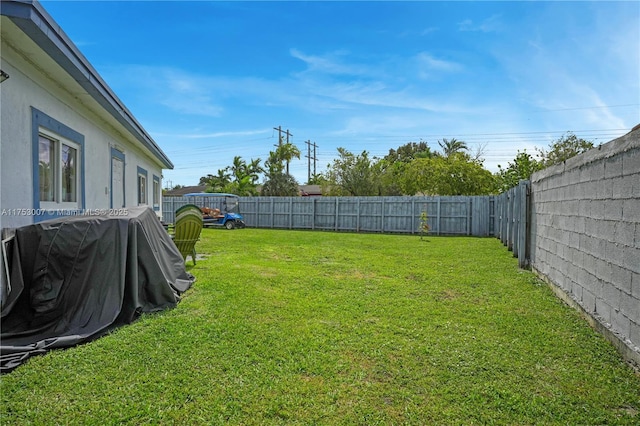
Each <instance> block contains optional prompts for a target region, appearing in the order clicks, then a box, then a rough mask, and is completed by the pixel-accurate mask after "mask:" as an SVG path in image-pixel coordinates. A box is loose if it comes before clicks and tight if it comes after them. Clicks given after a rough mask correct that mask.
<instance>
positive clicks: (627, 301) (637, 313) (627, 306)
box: [620, 293, 640, 321]
mask: <svg viewBox="0 0 640 426" xmlns="http://www.w3.org/2000/svg"><path fill="white" fill-rule="evenodd" d="M620 311H622V313H624V314H625V315H626V316H627V317H629V318H630V319H632V320H634V321H640V300H638V299H636V298H635V297H633V296H631V295H630V294H624V293H623V294H622V298H621V299H620Z"/></svg>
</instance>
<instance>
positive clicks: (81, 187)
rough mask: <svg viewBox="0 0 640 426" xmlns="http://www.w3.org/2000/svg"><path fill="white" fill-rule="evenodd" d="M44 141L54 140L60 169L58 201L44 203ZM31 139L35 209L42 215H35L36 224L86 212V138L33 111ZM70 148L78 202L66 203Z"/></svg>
mask: <svg viewBox="0 0 640 426" xmlns="http://www.w3.org/2000/svg"><path fill="white" fill-rule="evenodd" d="M40 137H44V138H46V139H48V140H51V141H52V142H53V145H54V155H53V162H54V164H55V165H56V176H55V179H54V186H55V188H54V191H55V192H54V197H53V198H54V201H41V200H40V169H39V166H40ZM31 138H32V158H33V169H32V177H33V208H34V211H35V212H37V213H38V214H36V215H34V221H36V222H39V221H42V220H46V219H50V218H53V217H58V216H66V215H69V214H73V213H74V212H78V211H83V210H84V209H85V202H86V198H85V188H86V181H85V145H84V142H85V141H84V135H82V134H81V133H79V132H77V131H75V130H73V129H72V128H71V127H69V126H67V125H65V124H63V123H62V122H60V121H58V120H56V119H55V118H53V117H51V116H49V115H47V114H45V113H44V112H42V111H40V110H38V109H36V108H34V107H31ZM63 144H64V145H67V146H69V147H71V148H74V149H75V150H76V162H77V164H76V171H75V180H76V181H75V185H76V201H71V202H64V201H62V167H61V164H60V162H61V151H62V145H63Z"/></svg>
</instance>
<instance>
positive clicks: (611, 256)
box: [603, 241, 626, 268]
mask: <svg viewBox="0 0 640 426" xmlns="http://www.w3.org/2000/svg"><path fill="white" fill-rule="evenodd" d="M625 249H626V246H624V245H622V244H618V243H612V242H609V241H607V242H606V243H605V251H604V257H603V259H604V260H606V261H607V262H610V263H611V266H612V268H613V267H617V268H620V267H623V266H624V265H623V262H624V250H625Z"/></svg>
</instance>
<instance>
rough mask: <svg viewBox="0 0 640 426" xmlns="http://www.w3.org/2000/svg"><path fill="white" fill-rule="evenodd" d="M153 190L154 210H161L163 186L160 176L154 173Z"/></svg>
mask: <svg viewBox="0 0 640 426" xmlns="http://www.w3.org/2000/svg"><path fill="white" fill-rule="evenodd" d="M152 188H153V189H152V191H151V201H152V204H153V210H155V211H159V210H160V200H162V187H161V186H160V176H157V175H155V174H154V175H153V184H152Z"/></svg>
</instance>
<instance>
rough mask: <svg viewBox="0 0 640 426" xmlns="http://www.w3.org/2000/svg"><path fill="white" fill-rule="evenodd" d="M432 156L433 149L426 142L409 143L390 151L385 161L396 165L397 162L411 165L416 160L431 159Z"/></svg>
mask: <svg viewBox="0 0 640 426" xmlns="http://www.w3.org/2000/svg"><path fill="white" fill-rule="evenodd" d="M432 155H433V154H432V153H431V149H430V148H429V145H427V143H426V142H424V141H420V142H409V143H406V144H404V145H402V146H399V147H398V149H390V150H389V153H388V154H387V155H385V156H384V158H383V160H385V161H387V162H388V163H395V162H397V161H401V162H403V163H409V162H411V161H412V160H414V159H416V158H425V157H431V156H432Z"/></svg>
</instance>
